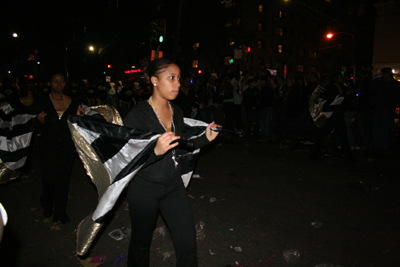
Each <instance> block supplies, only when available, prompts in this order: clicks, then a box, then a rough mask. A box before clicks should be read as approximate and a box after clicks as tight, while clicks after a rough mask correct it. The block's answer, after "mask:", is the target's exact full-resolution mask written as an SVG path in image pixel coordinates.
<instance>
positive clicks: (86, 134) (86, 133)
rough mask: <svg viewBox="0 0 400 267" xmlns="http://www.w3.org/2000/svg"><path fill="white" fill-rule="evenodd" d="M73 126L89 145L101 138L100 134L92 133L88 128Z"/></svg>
mask: <svg viewBox="0 0 400 267" xmlns="http://www.w3.org/2000/svg"><path fill="white" fill-rule="evenodd" d="M73 125H74V126H75V128H76V130H77V131H78V132H79V133H80V134H81V135H82V137H83V138H85V139H86V141H87V142H88V143H89V144H92V143H93V141H95V140H96V139H97V138H99V136H100V134H99V133H96V132H93V131H90V130H88V129H86V128H83V127H80V126H79V125H78V124H76V123H73Z"/></svg>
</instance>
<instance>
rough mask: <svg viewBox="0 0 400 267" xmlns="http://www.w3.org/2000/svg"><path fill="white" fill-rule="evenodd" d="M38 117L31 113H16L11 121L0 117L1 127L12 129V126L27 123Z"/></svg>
mask: <svg viewBox="0 0 400 267" xmlns="http://www.w3.org/2000/svg"><path fill="white" fill-rule="evenodd" d="M34 117H36V115H29V114H20V115H16V116H14V117H12V118H11V121H2V120H1V119H0V122H1V124H0V128H1V129H6V128H9V129H12V127H14V126H16V125H23V124H26V123H27V122H28V121H29V120H30V119H32V118H34Z"/></svg>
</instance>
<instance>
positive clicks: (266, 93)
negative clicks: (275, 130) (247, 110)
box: [258, 72, 275, 142]
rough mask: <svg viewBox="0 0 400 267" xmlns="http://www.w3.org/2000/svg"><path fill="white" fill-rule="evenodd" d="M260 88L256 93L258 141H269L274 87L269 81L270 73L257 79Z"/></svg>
mask: <svg viewBox="0 0 400 267" xmlns="http://www.w3.org/2000/svg"><path fill="white" fill-rule="evenodd" d="M268 73H269V72H268ZM259 83H260V87H261V90H260V92H259V94H258V117H259V119H260V133H261V138H260V139H259V141H260V142H266V141H269V138H270V135H271V116H272V112H273V106H274V101H275V98H274V89H273V88H272V85H271V83H270V75H269V76H267V75H263V76H261V77H260V80H259Z"/></svg>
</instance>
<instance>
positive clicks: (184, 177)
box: [181, 171, 193, 187]
mask: <svg viewBox="0 0 400 267" xmlns="http://www.w3.org/2000/svg"><path fill="white" fill-rule="evenodd" d="M192 174H193V171H190V172H188V173H186V174H182V175H181V177H182V181H183V185H184V186H185V187H187V186H188V184H189V182H190V179H191V178H192Z"/></svg>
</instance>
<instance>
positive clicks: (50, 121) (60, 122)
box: [33, 94, 79, 143]
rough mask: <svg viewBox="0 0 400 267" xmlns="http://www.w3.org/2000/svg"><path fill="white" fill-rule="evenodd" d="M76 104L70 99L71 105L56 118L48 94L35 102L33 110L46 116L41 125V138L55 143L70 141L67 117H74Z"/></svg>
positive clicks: (56, 115)
mask: <svg viewBox="0 0 400 267" xmlns="http://www.w3.org/2000/svg"><path fill="white" fill-rule="evenodd" d="M78 106H79V104H78V102H76V101H75V100H73V99H72V102H71V104H70V105H69V107H68V108H67V110H66V111H65V112H64V114H63V115H62V117H61V119H59V118H58V114H57V111H56V110H55V108H54V106H53V103H52V102H51V99H50V96H49V95H48V94H46V95H43V96H42V97H41V98H40V99H39V100H38V101H35V103H34V105H33V110H34V111H35V112H36V113H37V114H39V113H41V112H42V111H44V113H46V114H47V115H46V116H45V117H44V121H45V122H44V124H42V125H41V133H42V135H41V137H42V138H45V139H50V140H55V141H71V143H72V139H71V133H70V131H69V128H68V123H67V120H68V116H69V115H75V114H76V111H77V109H78Z"/></svg>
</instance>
